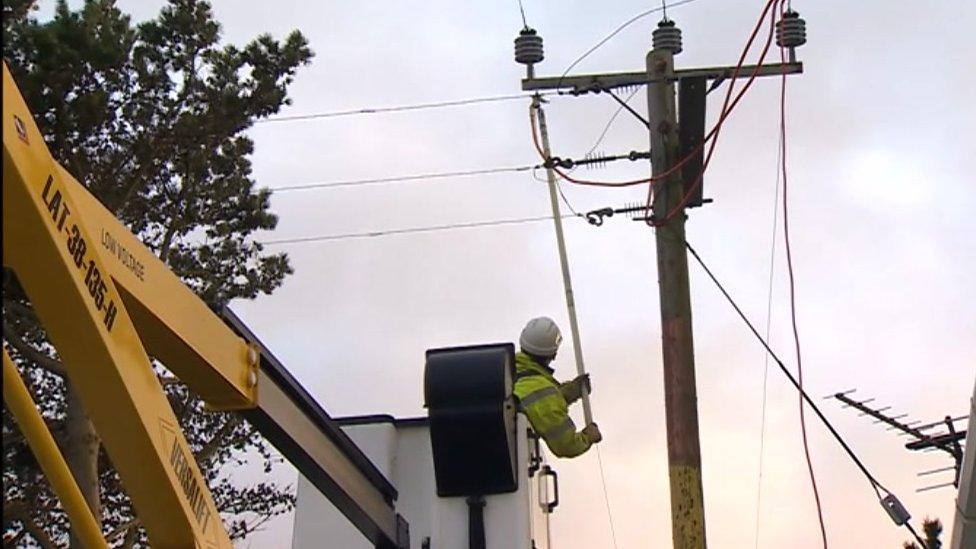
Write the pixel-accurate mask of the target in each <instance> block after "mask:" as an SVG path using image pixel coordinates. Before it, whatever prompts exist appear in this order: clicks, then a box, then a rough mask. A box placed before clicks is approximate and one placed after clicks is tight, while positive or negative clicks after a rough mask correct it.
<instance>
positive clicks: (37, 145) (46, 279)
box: [3, 64, 409, 548]
mask: <svg viewBox="0 0 976 549" xmlns="http://www.w3.org/2000/svg"><path fill="white" fill-rule="evenodd" d="M3 116H4V120H3V146H4V155H3V251H4V257H3V261H4V266H5V267H9V268H11V269H12V270H13V271H14V272H15V273H16V274H17V275H18V278H19V280H20V282H21V284H22V286H23V287H24V290H25V291H26V292H27V294H28V296H29V297H30V298H31V302H32V304H33V306H34V308H35V310H36V311H37V313H38V316H39V318H40V319H41V321H42V322H43V324H44V327H45V329H46V330H47V331H48V333H49V335H50V337H51V340H52V342H53V343H54V344H55V346H56V347H57V349H58V352H59V354H60V356H61V358H62V359H63V361H64V363H65V364H66V366H67V370H68V375H69V377H70V378H71V381H72V383H73V384H74V385H75V387H77V389H78V390H79V393H80V394H81V397H82V401H83V403H84V405H85V409H86V411H87V412H88V414H89V416H90V417H91V419H92V421H93V423H94V424H95V426H96V428H97V430H98V432H99V434H100V435H101V436H102V438H103V441H104V444H105V448H106V450H107V451H108V453H109V455H110V457H111V458H112V462H113V464H114V465H115V467H116V468H117V470H118V471H119V473H120V475H121V476H122V478H123V480H124V482H125V486H126V491H127V493H128V494H129V495H130V497H132V500H133V503H134V504H135V507H136V510H137V512H138V514H139V517H140V519H141V520H142V521H143V524H145V526H146V529H147V532H148V533H149V536H150V540H151V541H152V543H153V545H154V546H159V547H193V546H197V547H207V548H210V547H231V543H230V540H229V538H228V537H227V534H226V532H225V531H224V529H223V527H222V525H221V523H220V520H219V515H218V513H217V510H216V507H215V505H214V503H213V501H212V498H211V497H210V493H209V490H208V489H207V487H206V484H205V482H204V481H203V478H202V476H201V474H200V471H199V468H198V467H197V464H196V462H195V461H194V459H193V456H192V453H190V451H189V447H188V446H187V444H186V441H185V439H184V437H183V435H182V433H181V431H180V428H179V423H178V422H177V421H176V418H175V416H174V415H173V412H172V409H171V408H170V406H169V403H168V402H167V401H166V397H165V394H164V393H163V391H162V388H161V387H160V385H159V383H158V381H157V379H156V376H155V374H154V373H153V371H152V368H151V366H150V362H149V358H148V355H152V356H154V357H156V358H157V359H159V360H160V361H161V362H162V363H163V364H165V365H166V367H167V368H169V369H170V370H171V371H172V372H173V373H174V374H176V375H177V376H178V377H179V378H180V379H181V380H182V381H183V382H185V383H186V384H187V385H188V386H189V388H190V389H191V390H192V391H194V392H195V393H197V394H198V395H200V396H201V398H203V399H204V400H205V401H206V402H207V404H208V405H209V406H210V407H212V408H214V409H220V410H240V411H246V412H245V416H246V417H247V418H248V419H249V420H250V421H251V422H252V423H253V424H254V425H255V426H256V427H257V428H258V429H259V430H260V431H261V432H262V434H264V435H265V436H266V438H268V440H269V441H271V442H272V444H274V445H275V446H276V447H277V448H278V449H279V451H281V453H282V454H283V455H284V456H285V457H286V458H287V459H289V461H291V462H292V463H293V464H295V465H296V467H298V469H299V470H300V471H301V472H302V474H303V475H304V476H305V477H306V478H308V479H309V480H311V481H312V482H313V483H314V484H315V485H316V486H317V487H318V488H319V489H320V490H322V492H323V493H324V494H325V495H326V496H328V497H329V498H330V500H332V501H333V503H334V504H335V505H336V506H337V507H338V508H339V509H340V510H341V511H342V512H343V513H344V514H345V515H346V516H347V517H348V518H349V519H350V520H351V521H352V522H353V524H354V525H355V526H356V527H357V528H359V529H360V531H362V532H363V534H364V535H365V536H366V537H367V538H368V539H369V540H370V541H371V542H373V543H374V544H375V545H376V546H377V547H394V548H401V547H407V546H408V545H409V537H407V536H406V531H407V525H406V523H405V522H404V521H403V519H402V517H400V516H399V515H398V514H397V513H396V512H395V508H394V505H393V502H394V501H395V499H396V497H397V493H396V490H395V489H394V488H393V486H392V485H391V484H390V483H389V482H388V481H387V480H386V479H385V478H383V476H382V474H381V473H380V472H379V471H378V470H377V469H376V467H375V466H374V465H373V464H372V463H371V462H370V461H369V460H368V459H366V457H365V456H364V455H363V453H362V452H361V451H360V450H359V448H357V447H356V446H355V444H353V443H352V441H351V440H350V439H349V438H348V437H346V436H345V435H344V434H343V433H342V431H341V430H339V428H338V427H337V426H336V425H335V424H334V423H333V422H332V420H331V418H330V417H329V416H328V414H326V413H325V412H324V411H323V410H322V409H321V408H320V407H318V405H317V404H316V403H315V402H314V400H313V399H312V398H311V397H310V396H309V395H308V394H307V393H306V392H305V391H304V389H302V388H301V386H300V385H298V384H297V382H295V380H294V379H293V378H292V377H291V376H290V374H288V372H287V370H285V369H284V367H283V366H281V364H280V363H279V362H278V361H277V360H276V359H274V357H273V356H272V355H271V354H270V352H269V351H268V350H267V349H266V348H265V347H264V346H263V345H261V344H260V342H259V341H257V339H256V338H255V337H254V335H253V334H252V333H251V332H250V331H249V330H248V329H247V328H246V326H244V324H243V323H242V322H240V320H239V319H236V317H233V316H232V315H230V318H229V321H230V322H232V323H233V329H232V328H231V327H229V326H228V325H227V323H225V321H224V320H223V319H221V318H220V317H218V316H217V315H215V314H214V313H213V312H212V311H211V310H210V309H209V308H208V307H207V305H206V304H205V303H203V301H201V300H200V299H199V298H198V297H197V296H196V295H195V294H194V293H193V292H192V291H191V290H190V289H189V288H187V287H186V286H185V285H184V284H183V283H182V281H181V280H180V279H179V277H177V276H176V275H175V274H174V273H173V272H172V271H170V270H169V268H168V267H167V266H166V265H165V264H164V263H163V262H162V261H160V260H159V259H158V258H157V257H156V256H155V255H154V254H153V253H152V252H151V251H150V250H148V249H147V248H146V247H145V246H144V245H143V244H142V243H141V242H140V241H139V239H138V238H137V237H136V236H135V235H133V234H132V233H130V232H129V231H128V230H127V229H126V227H125V226H124V225H123V224H122V223H121V222H119V220H118V219H116V218H115V217H114V216H113V215H112V214H111V212H109V211H108V210H107V209H106V208H105V207H104V206H102V204H101V203H99V202H98V200H97V199H96V198H95V197H94V196H92V195H91V194H90V193H89V192H88V191H87V190H86V189H85V188H84V187H83V186H82V185H81V184H80V183H78V181H77V180H75V179H74V178H73V177H72V176H71V175H70V174H69V173H68V172H67V171H65V170H64V169H63V168H62V167H61V166H59V165H58V164H57V162H56V161H55V160H54V159H53V158H52V157H51V155H50V152H49V151H48V150H47V147H46V146H45V144H44V141H43V139H42V136H41V134H40V131H39V130H38V128H37V127H36V125H35V123H34V121H33V117H32V116H31V115H30V112H29V111H28V109H27V105H26V104H25V103H24V100H23V98H22V97H21V95H20V93H19V90H18V89H17V87H16V84H15V82H14V81H13V77H12V76H11V74H10V72H9V70H8V68H7V66H6V64H4V66H3ZM235 332H236V333H235ZM242 336H243V337H242Z"/></svg>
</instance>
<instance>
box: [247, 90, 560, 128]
mask: <svg viewBox="0 0 976 549" xmlns="http://www.w3.org/2000/svg"><path fill="white" fill-rule="evenodd" d="M544 95H557V94H556V93H555V92H548V93H545V94H544ZM530 98H531V96H530V95H526V94H521V93H519V94H512V95H496V96H493V97H477V98H472V99H458V100H454V101H437V102H433V103H419V104H416V105H399V106H394V107H374V108H364V109H352V110H348V111H332V112H321V113H313V114H296V115H291V116H273V117H270V118H262V119H260V120H255V121H254V122H255V124H266V123H271V122H295V121H299V120H315V119H319V118H339V117H343V116H354V115H360V114H382V113H391V112H404V111H419V110H424V109H439V108H443V107H460V106H463V105H474V104H478V103H497V102H500V101H514V100H519V99H530Z"/></svg>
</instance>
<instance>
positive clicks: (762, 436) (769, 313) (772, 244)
mask: <svg viewBox="0 0 976 549" xmlns="http://www.w3.org/2000/svg"><path fill="white" fill-rule="evenodd" d="M780 139H782V136H780ZM782 152H783V151H782V146H781V144H780V145H777V149H776V186H775V189H774V191H773V226H772V231H771V232H772V235H771V236H770V238H769V290H768V292H767V294H766V341H769V334H770V330H771V327H772V325H773V274H774V273H775V272H776V228H777V227H778V226H779V186H780V155H781V154H782ZM762 379H763V381H762V412H761V414H760V420H759V473H758V478H757V479H756V531H755V541H756V549H759V525H760V520H759V517H760V516H761V514H760V511H761V510H762V480H763V458H764V454H765V450H766V386H767V381H768V379H769V354H768V353H763V378H762Z"/></svg>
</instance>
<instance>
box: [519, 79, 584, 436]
mask: <svg viewBox="0 0 976 549" xmlns="http://www.w3.org/2000/svg"><path fill="white" fill-rule="evenodd" d="M532 108H533V109H534V110H535V112H536V113H537V114H538V116H539V135H540V138H541V140H542V152H543V154H544V155H545V156H546V158H551V157H552V153H551V151H550V150H549V128H548V126H546V113H545V111H543V110H542V97H541V96H539V94H536V95H535V96H534V97H533V98H532ZM546 179H547V180H548V183H549V202H550V204H551V205H552V220H553V222H554V223H555V224H556V244H557V246H558V248H559V264H560V265H561V266H562V272H563V289H564V290H565V291H566V309H567V310H568V311H569V328H570V331H571V332H572V334H573V353H574V355H575V357H576V372H577V373H578V374H579V375H583V374H584V373H586V368H584V367H583V345H582V343H580V335H579V324H578V323H577V322H576V300H575V299H574V298H573V281H572V279H571V278H570V276H569V260H568V259H567V257H566V240H565V238H563V216H562V212H561V211H560V209H559V199H558V198H557V197H556V193H557V192H558V190H557V189H556V173H555V172H554V171H553V169H552V166H551V165H547V166H546ZM582 400H583V421H584V422H585V423H586V425H589V424H591V423H593V411H592V409H591V408H590V395H589V391H588V390H584V391H583V398H582Z"/></svg>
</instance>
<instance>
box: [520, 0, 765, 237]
mask: <svg viewBox="0 0 976 549" xmlns="http://www.w3.org/2000/svg"><path fill="white" fill-rule="evenodd" d="M780 1H782V0H769V1H768V2H767V3H766V6H765V8H763V11H762V14H761V16H760V18H759V22H758V23H757V24H756V28H755V29H753V32H752V35H751V36H750V37H749V41H748V42H747V43H746V47H745V50H744V51H743V52H742V55H741V56H740V58H739V61H738V63H737V64H736V68H735V71H733V74H732V79H731V81H730V83H729V91H728V92H727V93H726V96H725V101H724V103H723V105H722V114H721V116H720V117H719V120H718V121H717V122H716V123H715V126H713V127H712V129H711V130H710V131H709V132H708V134H706V135H705V137H704V139H702V141H701V143H699V144H698V145H697V146H696V147H695V148H694V149H693V150H692V151H690V152H689V153H688V154H687V155H686V156H685V157H684V158H682V159H680V160H678V161H677V162H676V163H675V164H673V165H672V166H671V167H670V168H668V169H667V170H665V171H664V172H663V173H660V174H658V175H655V176H651V177H648V178H643V179H635V180H632V181H621V182H609V181H592V180H586V179H576V178H574V177H572V176H570V175H569V174H567V173H565V172H563V171H562V170H560V169H559V168H558V167H555V166H553V168H552V169H553V171H554V172H556V173H557V174H558V175H559V176H560V177H562V178H563V179H565V180H566V181H569V182H570V183H576V184H578V185H588V186H596V187H630V186H634V185H643V184H645V183H650V184H652V185H653V184H654V183H656V182H658V181H661V180H662V179H665V178H667V177H669V176H671V175H672V174H674V173H675V172H676V171H678V170H679V169H681V168H682V167H683V166H684V165H685V164H687V163H688V162H689V161H690V160H691V159H692V158H693V157H694V156H695V155H696V154H698V152H699V151H701V149H702V148H703V147H704V146H705V144H706V143H708V142H709V141H712V140H713V138H716V137H717V136H718V133H719V131H720V130H721V127H722V124H723V123H724V122H725V120H726V118H728V116H729V114H731V113H732V111H733V110H734V109H735V107H736V105H738V104H739V101H740V100H741V99H742V96H743V95H745V92H746V91H747V90H748V89H749V87H750V86H751V85H752V83H753V81H754V80H755V79H756V76H757V74H758V72H759V66H761V65H762V62H763V60H765V58H766V52H767V51H768V50H769V45H770V43H771V39H772V38H771V37H772V30H770V37H769V39H768V40H767V42H766V45H765V47H764V48H763V52H762V55H761V56H760V58H759V64H758V65H759V66H757V67H756V68H755V69H753V71H752V73H751V74H750V75H749V80H748V81H747V82H746V84H745V85H744V86H743V88H742V89H741V90H739V93H738V94H736V96H735V99H734V100H732V102H731V104H730V103H729V99H730V98H731V95H732V88H733V86H734V85H735V80H736V78H738V76H739V71H740V70H741V68H742V63H743V61H744V60H745V56H746V54H747V53H748V51H749V49H750V48H751V46H752V43H753V41H754V40H755V37H756V34H757V33H758V31H759V28H760V27H761V25H762V21H763V20H764V19H765V18H766V13H767V12H768V11H769V8H770V7H771V6H772V5H773V4H775V3H777V2H780ZM771 29H772V27H771ZM529 116H530V120H531V125H532V142H533V144H534V145H535V149H536V151H538V153H539V156H540V157H541V158H542V159H543V160H545V161H547V162H548V161H549V160H550V158H548V157H546V155H545V153H544V152H543V150H542V147H541V146H540V145H539V137H538V134H537V131H536V122H535V111H534V110H533V107H532V106H530V107H529ZM714 148H715V145H714V141H713V142H712V145H711V147H710V149H709V153H708V158H711V151H712V150H714ZM707 164H708V162H707V161H706V162H705V166H707ZM703 174H704V167H703V169H702V174H699V178H698V179H699V180H698V181H696V184H695V185H694V186H693V188H692V192H693V191H694V190H695V188H697V185H699V184H700V179H701V176H702V175H703ZM649 196H650V195H649ZM690 196H691V192H689V193H688V194H687V195H686V196H685V198H684V199H683V203H682V204H687V201H688V199H690ZM671 217H673V212H672V214H671V215H669V217H668V218H667V219H670V218H671Z"/></svg>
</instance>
